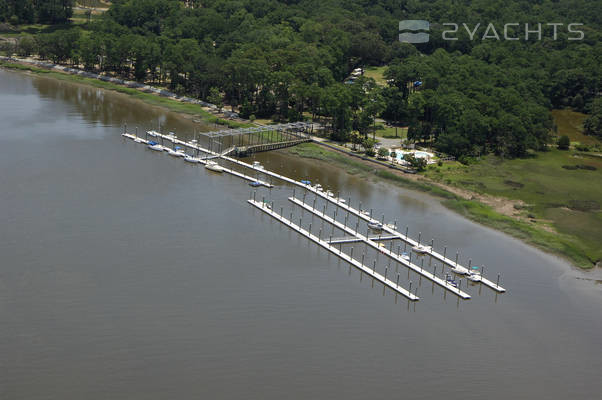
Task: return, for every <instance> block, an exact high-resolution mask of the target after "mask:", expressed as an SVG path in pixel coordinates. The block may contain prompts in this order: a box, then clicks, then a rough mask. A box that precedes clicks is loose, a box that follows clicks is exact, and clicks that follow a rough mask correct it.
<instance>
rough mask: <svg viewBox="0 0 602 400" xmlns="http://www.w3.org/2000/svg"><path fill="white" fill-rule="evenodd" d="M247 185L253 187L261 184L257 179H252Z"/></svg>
mask: <svg viewBox="0 0 602 400" xmlns="http://www.w3.org/2000/svg"><path fill="white" fill-rule="evenodd" d="M249 185H250V186H253V187H260V186H261V185H262V183H261V182H259V181H254V182H251V183H249Z"/></svg>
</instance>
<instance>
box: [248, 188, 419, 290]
mask: <svg viewBox="0 0 602 400" xmlns="http://www.w3.org/2000/svg"><path fill="white" fill-rule="evenodd" d="M248 202H249V204H252V205H253V206H255V207H257V208H258V209H260V210H261V211H263V212H264V213H266V214H268V215H270V216H271V217H273V218H274V219H276V220H278V221H280V222H281V223H283V224H284V225H286V226H288V227H289V228H291V229H292V230H294V231H296V232H298V233H300V234H301V235H303V236H305V237H306V238H308V239H310V240H311V241H313V242H314V243H317V244H318V245H319V246H321V247H322V248H324V249H326V250H328V251H329V252H331V253H332V254H334V255H336V256H337V257H339V258H341V259H342V260H344V261H346V262H348V263H349V264H351V265H353V266H354V267H355V268H357V269H359V270H360V273H364V274H366V275H368V276H369V277H370V278H372V279H374V280H376V281H379V282H380V283H382V284H383V285H385V286H387V287H388V288H390V289H391V290H393V291H394V292H396V293H399V294H400V295H402V296H404V297H406V298H407V299H408V300H411V301H418V300H419V299H420V298H419V297H418V296H417V295H416V294H413V293H411V292H410V291H409V290H406V289H404V288H402V287H400V286H399V275H398V278H397V281H395V282H394V281H392V280H390V279H389V278H387V276H386V275H387V274H386V273H385V275H381V274H379V273H378V272H376V271H375V269H374V268H372V269H371V268H369V267H367V266H366V265H364V264H362V263H361V262H359V261H357V260H356V259H354V258H353V257H351V256H350V255H348V254H346V253H343V252H342V251H341V250H340V249H337V248H336V247H334V246H332V245H331V244H330V243H328V242H327V241H326V240H323V239H322V238H320V237H318V236H316V235H314V234H312V233H311V232H309V231H307V230H305V229H303V228H302V227H300V226H299V225H295V224H294V223H292V222H291V221H289V220H288V219H286V218H284V217H283V216H282V215H279V214H277V213H276V212H274V211H273V210H272V209H271V208H270V207H269V206H268V205H267V204H266V203H264V202H261V201H255V200H253V199H249V200H248Z"/></svg>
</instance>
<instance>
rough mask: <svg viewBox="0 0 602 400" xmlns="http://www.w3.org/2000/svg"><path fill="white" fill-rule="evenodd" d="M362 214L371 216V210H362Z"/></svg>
mask: <svg viewBox="0 0 602 400" xmlns="http://www.w3.org/2000/svg"><path fill="white" fill-rule="evenodd" d="M360 214H362V215H363V216H365V217H369V216H370V211H367V210H360Z"/></svg>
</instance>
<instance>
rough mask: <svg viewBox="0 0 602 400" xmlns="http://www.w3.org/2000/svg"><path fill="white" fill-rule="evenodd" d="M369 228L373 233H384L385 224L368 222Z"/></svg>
mask: <svg viewBox="0 0 602 400" xmlns="http://www.w3.org/2000/svg"><path fill="white" fill-rule="evenodd" d="M368 228H370V229H372V230H373V231H382V230H383V224H381V223H380V222H372V221H370V222H368Z"/></svg>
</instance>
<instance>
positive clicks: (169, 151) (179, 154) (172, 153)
mask: <svg viewBox="0 0 602 400" xmlns="http://www.w3.org/2000/svg"><path fill="white" fill-rule="evenodd" d="M167 154H169V155H170V156H173V157H186V153H184V150H182V148H181V147H180V146H176V147H175V148H174V149H169V148H168V149H167Z"/></svg>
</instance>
